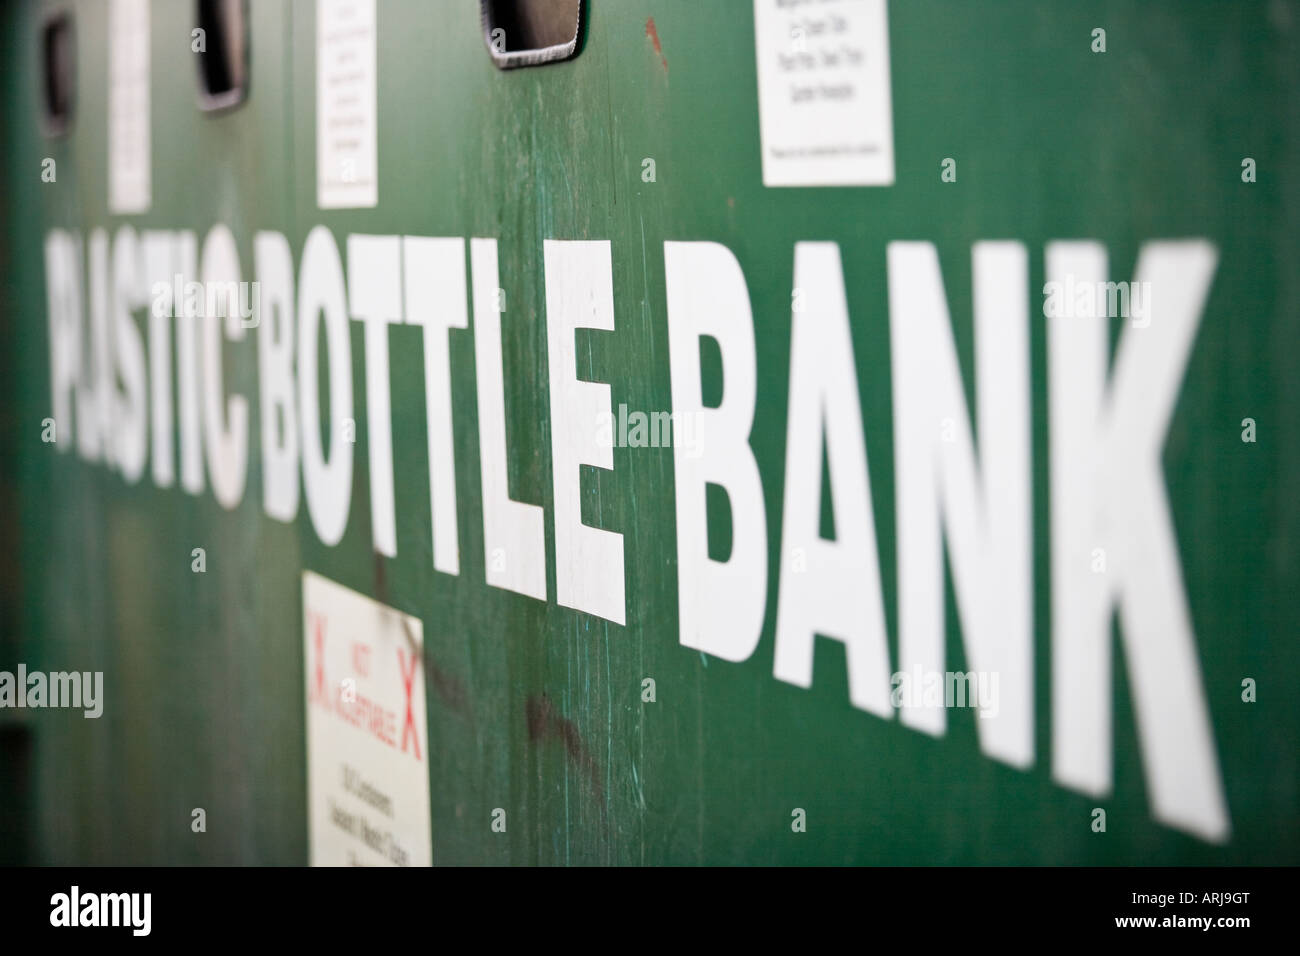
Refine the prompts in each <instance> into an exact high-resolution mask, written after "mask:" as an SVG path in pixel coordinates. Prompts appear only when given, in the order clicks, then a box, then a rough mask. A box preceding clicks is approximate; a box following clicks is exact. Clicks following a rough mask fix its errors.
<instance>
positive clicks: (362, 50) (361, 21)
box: [316, 0, 379, 209]
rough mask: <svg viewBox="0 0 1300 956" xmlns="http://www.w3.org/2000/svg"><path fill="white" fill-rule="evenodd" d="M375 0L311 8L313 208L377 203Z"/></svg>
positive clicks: (326, 1)
mask: <svg viewBox="0 0 1300 956" xmlns="http://www.w3.org/2000/svg"><path fill="white" fill-rule="evenodd" d="M375 29H376V24H375V0H318V2H317V4H316V205H317V206H319V207H320V208H321V209H345V208H355V207H369V206H375V205H377V204H378V203H379V149H378V128H377V125H376V123H377V120H376V113H377V102H376V97H377V96H378V91H377V88H376V86H375V83H376V79H375V72H376V55H375V42H376V40H375Z"/></svg>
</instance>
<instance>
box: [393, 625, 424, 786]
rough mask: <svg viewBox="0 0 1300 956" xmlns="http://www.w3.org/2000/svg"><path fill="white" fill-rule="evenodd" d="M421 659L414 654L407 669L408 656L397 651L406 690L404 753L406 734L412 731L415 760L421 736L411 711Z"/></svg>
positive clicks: (403, 733) (418, 754)
mask: <svg viewBox="0 0 1300 956" xmlns="http://www.w3.org/2000/svg"><path fill="white" fill-rule="evenodd" d="M419 662H420V659H419V658H418V657H416V656H415V655H414V654H412V655H411V668H410V670H409V671H408V670H407V668H406V655H405V654H403V653H402V649H401V648H400V647H399V648H398V649H397V664H398V666H399V667H400V668H401V671H402V686H403V687H404V688H406V722H405V723H404V724H402V753H406V734H407V731H410V734H411V737H412V738H414V741H415V759H416V760H419V759H420V734H419V731H417V730H416V729H415V713H414V711H412V709H411V689H412V687H413V686H414V685H415V665H416V664H418V663H419Z"/></svg>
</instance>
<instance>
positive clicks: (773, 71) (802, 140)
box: [754, 0, 894, 186]
mask: <svg viewBox="0 0 1300 956" xmlns="http://www.w3.org/2000/svg"><path fill="white" fill-rule="evenodd" d="M754 41H755V46H756V48H757V62H758V113H759V131H760V136H761V139H762V149H763V185H764V186H892V185H893V183H894V126H893V114H892V104H891V99H890V87H889V24H888V17H887V13H886V8H885V0H754Z"/></svg>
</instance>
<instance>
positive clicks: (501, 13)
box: [480, 0, 583, 70]
mask: <svg viewBox="0 0 1300 956" xmlns="http://www.w3.org/2000/svg"><path fill="white" fill-rule="evenodd" d="M582 5H583V0H480V6H481V9H482V12H483V41H484V42H485V43H486V44H487V48H488V52H489V53H490V54H491V55H492V62H494V63H495V64H496V65H497V66H498V67H500V68H501V69H503V70H508V69H512V68H513V67H518V66H537V65H538V64H541V63H551V62H555V61H558V60H568V59H570V58H572V57H574V56H576V55H577V53H578V38H579V35H580V33H581V29H582V13H583V10H582Z"/></svg>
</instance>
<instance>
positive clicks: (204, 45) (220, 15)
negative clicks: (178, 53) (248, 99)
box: [190, 0, 248, 110]
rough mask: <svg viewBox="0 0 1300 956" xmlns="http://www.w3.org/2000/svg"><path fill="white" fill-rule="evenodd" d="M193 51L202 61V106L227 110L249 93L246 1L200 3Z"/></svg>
mask: <svg viewBox="0 0 1300 956" xmlns="http://www.w3.org/2000/svg"><path fill="white" fill-rule="evenodd" d="M195 21H196V23H195V27H196V28H195V31H194V32H193V33H192V34H191V43H190V49H191V50H192V51H193V52H194V55H195V56H197V57H198V59H199V106H200V108H202V109H205V110H220V109H227V108H228V107H231V106H234V105H236V104H237V103H240V102H242V101H243V99H244V97H245V96H246V95H247V92H248V2H247V0H198V5H197V10H196V15H195Z"/></svg>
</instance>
